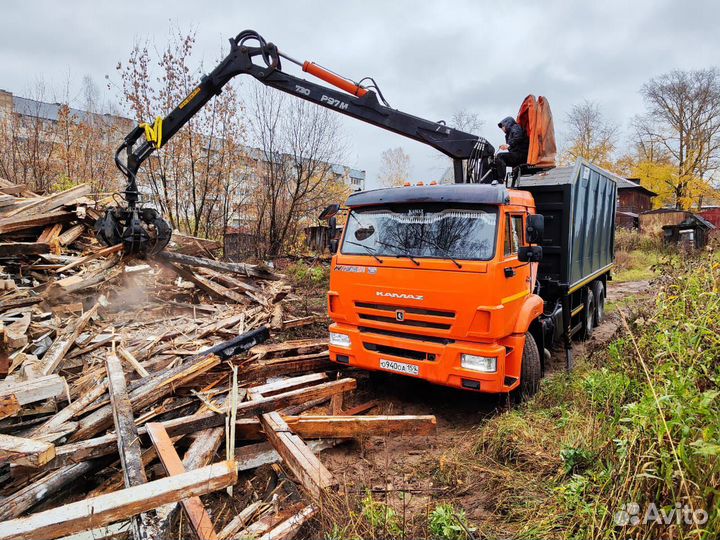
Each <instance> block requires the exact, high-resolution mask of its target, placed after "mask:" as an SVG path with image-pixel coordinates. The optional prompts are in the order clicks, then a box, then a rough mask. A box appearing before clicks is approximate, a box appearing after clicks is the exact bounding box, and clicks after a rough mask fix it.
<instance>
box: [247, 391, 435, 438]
mask: <svg viewBox="0 0 720 540" xmlns="http://www.w3.org/2000/svg"><path fill="white" fill-rule="evenodd" d="M336 395H338V394H336ZM282 418H283V420H284V421H285V423H286V424H287V425H288V427H289V428H290V429H291V430H292V431H293V432H294V433H296V434H297V435H299V436H300V437H302V438H307V439H349V438H353V437H383V436H387V435H421V436H428V435H432V434H434V433H435V431H436V428H437V421H436V420H435V416H433V415H422V416H415V415H408V416H403V415H400V416H386V415H381V416H310V415H307V416H283V417H282ZM235 429H236V432H237V435H238V438H240V439H242V440H261V439H262V430H261V424H260V421H259V420H257V419H254V418H242V419H239V420H238V421H237V425H236V428H235Z"/></svg>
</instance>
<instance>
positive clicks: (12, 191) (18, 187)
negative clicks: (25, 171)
mask: <svg viewBox="0 0 720 540" xmlns="http://www.w3.org/2000/svg"><path fill="white" fill-rule="evenodd" d="M25 190H27V184H15V185H12V186H0V192H1V193H5V194H6V195H20V194H21V193H22V192H23V191H25Z"/></svg>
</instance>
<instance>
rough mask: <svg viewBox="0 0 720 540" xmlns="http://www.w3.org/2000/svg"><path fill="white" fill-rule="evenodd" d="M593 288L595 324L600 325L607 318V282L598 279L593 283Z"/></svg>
mask: <svg viewBox="0 0 720 540" xmlns="http://www.w3.org/2000/svg"><path fill="white" fill-rule="evenodd" d="M592 290H593V294H594V295H595V326H599V325H600V323H601V322H603V319H604V318H605V284H604V283H603V282H602V281H600V280H598V281H596V282H594V283H593V287H592Z"/></svg>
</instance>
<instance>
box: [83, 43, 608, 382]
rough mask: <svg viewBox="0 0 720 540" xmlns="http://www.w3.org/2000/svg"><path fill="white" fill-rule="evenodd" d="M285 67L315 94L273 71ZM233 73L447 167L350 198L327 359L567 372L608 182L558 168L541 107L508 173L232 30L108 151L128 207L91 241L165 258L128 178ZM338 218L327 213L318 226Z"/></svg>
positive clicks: (593, 309)
mask: <svg viewBox="0 0 720 540" xmlns="http://www.w3.org/2000/svg"><path fill="white" fill-rule="evenodd" d="M284 62H287V63H289V64H290V65H294V66H296V67H295V69H299V70H302V71H303V72H305V73H308V74H309V75H312V76H314V77H316V78H317V79H320V80H322V81H324V82H325V83H327V84H320V83H318V82H317V81H313V80H307V79H304V78H301V77H299V76H297V75H293V74H291V73H288V72H286V71H285V70H284V69H283V63H284ZM238 75H250V76H252V77H254V78H255V79H256V80H257V81H259V82H260V83H262V84H264V85H266V86H268V87H270V88H274V89H276V90H278V91H281V92H285V93H287V94H290V95H293V96H295V97H297V98H299V99H304V100H307V101H309V102H311V103H314V104H316V105H318V106H321V107H325V108H328V109H331V110H333V111H336V112H338V113H340V114H343V115H346V116H350V117H352V118H355V119H358V120H361V121H363V122H366V123H369V124H372V125H374V126H377V127H379V128H381V129H385V130H388V131H391V132H393V133H396V134H398V135H401V136H403V137H407V138H409V139H412V140H414V141H418V142H421V143H423V144H427V145H429V146H431V147H432V148H435V149H436V150H438V151H439V152H441V153H443V154H445V155H446V156H448V157H449V158H450V159H451V160H452V164H453V176H454V181H455V183H454V184H452V185H430V186H415V187H402V188H391V189H381V190H373V191H367V192H361V193H356V194H354V195H352V196H351V197H350V198H349V200H348V201H347V207H348V214H347V222H346V225H345V227H344V230H343V233H342V237H341V238H340V240H339V243H338V241H336V240H334V239H333V241H332V242H331V247H332V249H333V251H337V252H336V253H335V255H334V256H333V258H332V270H331V278H330V291H329V292H328V309H329V314H330V317H331V318H332V320H333V323H332V325H331V326H330V357H331V359H332V360H333V361H335V362H337V363H339V364H344V365H349V366H355V367H360V368H364V369H369V370H384V371H389V372H394V373H400V374H403V375H406V376H409V377H417V378H421V379H426V380H428V381H430V382H433V383H437V384H443V385H448V386H454V387H457V388H464V389H467V390H474V391H479V392H493V393H506V392H515V393H516V394H520V395H522V394H523V393H532V392H533V391H534V390H535V389H536V388H537V385H538V381H539V379H540V377H541V375H542V371H543V368H544V366H545V362H546V358H547V356H548V354H549V353H548V351H549V350H550V349H551V348H552V347H553V346H554V345H555V344H558V343H560V344H564V346H565V349H566V353H567V364H568V367H571V365H572V354H571V349H570V344H571V339H572V338H573V337H574V336H579V337H587V336H588V335H590V333H591V332H592V329H593V327H594V326H595V325H596V324H597V323H598V322H599V321H600V320H602V317H603V310H604V304H605V291H606V285H607V280H608V279H609V275H610V274H609V273H610V269H611V267H612V263H613V240H614V236H613V230H614V216H615V204H616V202H615V200H616V194H617V184H616V181H615V177H614V176H613V175H612V174H610V173H608V172H607V171H603V170H602V169H600V168H598V167H595V166H594V165H592V164H591V163H587V162H585V161H583V160H580V161H578V162H577V163H576V164H575V165H574V166H572V167H564V168H555V136H554V129H553V123H552V114H551V112H550V106H549V105H548V102H547V100H546V99H545V98H543V97H542V96H540V97H539V98H538V99H535V97H534V96H532V95H531V96H528V97H527V98H526V99H525V100H524V101H523V103H522V105H521V107H520V110H519V112H518V115H517V119H516V120H517V123H518V124H520V125H521V126H522V127H523V129H524V130H525V131H526V133H527V134H528V136H529V142H530V147H529V151H528V155H527V163H524V164H521V165H519V166H517V167H515V168H514V169H513V170H512V172H511V173H510V174H509V175H508V174H507V170H505V171H501V170H499V167H498V166H497V164H496V160H495V155H496V154H495V149H494V148H493V146H492V145H491V144H490V143H489V142H488V141H487V140H485V139H484V138H482V137H479V136H478V135H474V134H472V133H466V132H463V131H461V130H458V129H455V128H453V127H451V126H448V125H447V124H446V123H445V122H443V121H431V120H426V119H424V118H420V117H418V116H414V115H411V114H408V113H405V112H403V111H400V110H398V109H395V108H393V107H391V106H390V104H389V103H388V101H387V100H386V99H385V97H384V96H383V93H382V92H381V91H380V88H379V85H378V84H377V82H376V81H375V80H374V79H372V78H370V77H364V78H363V79H361V80H360V81H358V82H356V81H353V80H351V79H349V78H346V77H343V76H341V75H338V74H337V73H335V72H332V71H330V70H328V69H326V68H323V67H321V66H319V65H318V64H316V63H314V62H308V61H299V60H296V59H294V58H293V57H291V56H289V55H288V54H286V53H285V52H284V51H281V50H280V49H279V48H278V47H277V46H276V45H275V44H273V43H270V42H267V41H266V40H265V39H264V38H263V37H262V36H260V35H259V34H258V33H257V32H255V31H253V30H245V31H243V32H240V33H239V34H238V35H237V36H235V37H234V38H231V39H230V51H229V52H228V54H227V56H226V57H225V58H224V59H223V60H222V61H221V62H220V63H219V64H218V66H217V67H216V68H215V69H214V70H213V71H211V72H210V73H209V74H208V75H206V76H204V77H203V78H202V79H201V80H200V82H199V83H198V85H197V86H196V87H195V88H194V89H193V90H192V91H191V92H190V93H189V94H188V96H187V97H186V98H185V99H184V100H183V101H182V102H181V103H179V104H178V105H177V107H175V109H174V110H173V111H171V112H170V113H169V114H168V115H167V116H165V117H164V118H161V117H158V118H157V119H156V120H155V121H154V123H152V125H151V124H150V123H149V122H148V123H143V124H140V125H138V126H136V127H135V128H134V129H133V130H132V131H131V132H130V133H129V134H128V135H127V136H126V137H125V139H124V141H123V143H122V144H121V145H120V147H119V148H118V149H117V152H116V154H115V162H116V164H117V166H118V168H119V169H120V171H121V172H122V173H123V175H125V177H126V178H127V185H126V188H125V193H124V202H125V204H124V205H118V206H115V207H112V208H109V209H108V210H107V212H106V214H105V216H103V217H102V218H101V219H98V220H97V222H96V225H95V227H96V233H97V236H98V238H99V239H100V240H101V241H102V242H104V243H105V244H108V245H114V244H119V243H122V244H123V245H124V248H125V252H126V253H135V254H139V255H141V256H142V255H149V254H153V253H155V252H157V251H159V250H161V249H163V248H164V247H165V245H166V244H167V243H168V241H169V240H170V235H171V229H170V227H169V226H168V224H167V223H165V221H164V220H163V219H162V217H161V216H160V214H159V213H158V212H157V211H156V210H155V209H152V208H148V207H146V206H144V205H143V204H142V201H141V200H140V192H139V190H138V187H137V178H136V177H137V173H138V171H139V170H140V168H141V166H142V164H143V163H144V161H145V160H147V159H148V158H149V157H150V156H151V155H152V153H153V152H155V151H156V150H158V149H160V148H162V146H163V145H164V144H166V143H167V142H168V141H169V140H170V139H171V138H172V137H173V135H174V134H175V133H177V132H178V131H179V130H180V129H181V128H182V127H183V126H184V125H185V124H187V122H189V121H190V119H191V118H192V117H193V116H194V115H195V114H196V113H197V112H198V111H199V110H200V109H202V107H203V106H204V105H205V104H206V103H207V102H208V101H209V100H210V99H212V97H213V96H215V95H217V94H219V93H220V92H221V91H222V89H223V87H224V86H225V85H226V84H227V83H228V82H229V81H230V80H231V79H232V78H233V77H235V76H238ZM328 85H330V86H328ZM497 163H500V162H499V161H498V162H497ZM336 211H337V207H335V208H331V209H329V211H327V212H325V213H324V214H325V217H327V218H329V220H330V222H331V223H333V222H334V219H335V218H334V217H333V213H334V212H336ZM331 229H334V227H332V226H331ZM330 236H331V237H333V234H331V235H330Z"/></svg>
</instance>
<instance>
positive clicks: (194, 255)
mask: <svg viewBox="0 0 720 540" xmlns="http://www.w3.org/2000/svg"><path fill="white" fill-rule="evenodd" d="M103 212H104V208H103V205H102V204H101V203H100V202H97V201H96V200H94V199H93V197H92V194H91V193H90V188H89V186H87V185H85V184H81V185H79V186H75V187H73V188H71V189H69V190H66V191H63V192H59V193H54V194H47V195H38V194H35V193H32V192H29V191H27V188H26V186H21V185H14V184H11V183H10V182H7V181H5V180H2V179H0V467H2V469H1V470H0V472H1V474H0V491H1V495H2V500H3V504H2V505H0V540H3V539H10V538H13V539H15V538H25V539H41V538H42V539H49V538H56V537H60V536H65V535H73V534H76V533H81V532H83V531H87V533H85V534H86V537H88V538H95V537H103V536H113V537H115V536H118V537H120V536H123V535H124V536H125V537H128V536H129V537H131V538H133V539H134V540H140V539H149V538H160V537H168V538H170V537H187V536H191V537H197V538H199V539H200V540H206V539H207V540H212V539H218V538H219V539H225V538H236V537H247V536H257V537H262V538H267V539H281V538H282V539H289V538H292V537H293V536H294V535H295V534H296V533H297V532H298V531H299V530H300V529H301V528H302V527H303V525H304V524H305V523H306V522H307V521H308V520H310V519H312V516H313V515H314V514H315V513H316V512H317V509H318V508H319V507H320V504H319V503H321V502H322V498H323V496H324V495H325V493H326V492H327V491H328V490H332V489H333V488H334V484H335V481H334V479H333V476H332V474H331V473H330V471H329V470H328V469H327V468H326V467H325V466H324V465H323V463H322V455H320V454H319V453H320V452H322V451H323V450H324V449H327V448H330V447H332V446H333V445H335V444H341V443H342V442H343V441H345V440H348V439H351V438H353V437H370V436H377V435H380V436H393V435H404V434H413V435H428V434H431V433H432V432H433V431H434V429H435V419H434V417H430V416H386V415H377V416H362V415H360V416H358V415H357V414H358V413H360V412H364V411H366V410H368V409H369V408H371V407H372V406H373V404H372V403H370V404H361V405H358V406H355V407H354V408H351V409H348V410H343V402H347V401H346V399H345V398H343V396H345V395H347V394H348V393H349V392H352V391H353V390H354V389H355V387H356V381H355V380H354V379H352V378H349V377H344V378H343V377H329V376H328V373H336V372H337V371H338V369H339V367H338V366H337V365H335V364H332V363H331V362H330V360H329V354H328V350H327V341H326V340H325V339H296V340H286V339H283V338H282V334H281V332H282V331H284V330H287V329H292V331H293V332H294V333H295V334H296V335H297V332H298V329H300V330H301V329H303V328H304V327H306V326H312V325H316V324H320V325H322V324H323V318H322V315H321V314H317V313H308V312H307V311H306V310H304V311H302V310H301V311H299V312H294V311H298V309H299V308H298V307H296V306H299V305H301V304H302V299H301V298H300V297H299V296H296V295H294V294H293V291H292V290H291V288H290V287H289V286H288V285H287V283H286V282H285V281H284V279H283V276H282V275H281V274H278V273H276V272H274V271H273V270H272V268H270V267H268V266H265V265H254V264H248V263H231V262H225V261H222V260H220V258H219V257H220V253H219V249H218V247H219V245H218V243H217V242H214V241H210V240H204V239H199V238H193V237H189V236H185V235H181V234H175V235H174V240H173V241H172V242H171V244H170V245H169V246H168V249H167V250H166V251H165V252H163V253H162V254H161V255H159V256H158V257H157V258H156V259H153V260H137V259H135V260H133V259H130V258H128V257H127V256H125V255H124V254H123V249H122V246H104V245H101V244H100V243H98V241H97V240H96V239H95V238H94V237H93V232H92V231H93V226H94V223H95V220H96V219H97V218H98V217H99V216H101V215H102V213H103ZM293 307H295V309H292V308H293ZM271 331H272V333H271ZM268 340H269V341H268ZM233 370H236V371H237V378H236V381H237V385H236V386H235V388H234V391H232V392H231V388H232V387H233V377H232V373H233ZM310 409H312V413H311V414H310V411H309V410H310ZM318 409H319V412H318ZM227 437H230V439H227V445H226V446H227V448H226V449H223V448H221V447H222V443H223V441H226V438H227ZM226 460H229V461H226ZM260 467H266V468H267V467H270V468H271V469H272V473H273V474H275V475H278V476H280V477H282V478H283V479H285V478H288V477H289V478H290V479H292V480H294V481H295V482H297V487H299V488H300V489H299V490H298V489H297V488H296V486H295V484H294V483H292V482H288V481H283V482H278V483H277V487H276V488H275V489H274V490H272V491H271V492H270V493H266V492H265V490H263V489H260V487H259V483H260V481H259V480H258V479H259V478H264V476H263V475H257V476H256V475H255V472H254V471H255V470H256V469H258V468H260ZM281 467H282V468H281ZM238 470H240V471H242V474H243V477H242V481H241V482H238V472H237V471H238ZM254 482H255V483H254ZM235 484H237V485H235ZM234 485H235V488H234V490H233V495H232V496H230V495H228V494H227V493H226V492H225V491H221V490H224V489H225V488H228V487H230V486H234ZM255 489H257V491H254V490H255ZM248 490H250V491H248ZM209 494H212V495H210V496H208V497H206V498H204V499H203V500H200V498H199V496H200V495H209ZM71 501H72V502H71ZM238 504H240V505H241V506H239V510H238V511H237V512H230V513H228V510H227V509H229V508H238ZM243 507H244V509H243ZM183 517H184V518H186V519H180V518H183ZM78 538H79V537H78Z"/></svg>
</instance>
